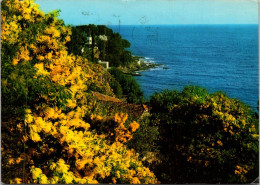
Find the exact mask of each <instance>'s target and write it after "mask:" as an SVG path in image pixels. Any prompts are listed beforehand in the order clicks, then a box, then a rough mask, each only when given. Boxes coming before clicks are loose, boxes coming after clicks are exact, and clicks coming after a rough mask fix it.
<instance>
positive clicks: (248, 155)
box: [149, 86, 259, 183]
mask: <svg viewBox="0 0 260 185" xmlns="http://www.w3.org/2000/svg"><path fill="white" fill-rule="evenodd" d="M149 104H150V106H151V114H152V119H153V120H155V121H157V122H158V127H159V132H160V136H161V138H162V139H161V140H160V143H159V146H160V152H161V154H162V156H163V157H162V159H163V161H164V162H163V163H162V165H161V166H158V168H157V172H156V173H157V176H158V178H159V179H160V180H161V182H163V183H241V182H243V183H244V182H251V181H252V180H253V179H254V178H256V177H257V176H258V153H259V150H258V117H255V116H254V115H255V114H253V111H252V110H250V108H249V107H248V106H247V105H245V104H244V103H242V102H241V101H239V100H237V99H233V98H229V97H228V96H227V95H225V94H224V93H222V92H216V93H213V94H209V93H208V92H207V90H206V89H203V88H200V87H193V86H187V87H185V88H184V89H183V91H182V92H178V91H176V90H174V91H168V90H166V91H164V92H162V93H156V94H154V95H153V96H152V97H151V100H150V103H149Z"/></svg>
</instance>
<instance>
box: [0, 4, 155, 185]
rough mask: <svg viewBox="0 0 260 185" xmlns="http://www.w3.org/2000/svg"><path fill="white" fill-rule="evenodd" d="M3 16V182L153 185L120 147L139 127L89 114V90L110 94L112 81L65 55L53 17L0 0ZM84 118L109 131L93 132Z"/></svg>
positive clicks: (60, 27)
mask: <svg viewBox="0 0 260 185" xmlns="http://www.w3.org/2000/svg"><path fill="white" fill-rule="evenodd" d="M1 15H2V16H1V19H2V22H1V24H2V25H1V26H2V32H1V38H2V42H1V45H2V53H1V54H2V55H1V57H2V76H1V77H2V78H1V82H2V107H3V108H2V124H1V125H2V126H1V129H2V148H1V150H2V180H3V182H4V183H43V184H46V183H47V184H48V183H66V184H68V183H133V184H137V183H157V182H158V181H157V179H156V178H155V176H154V174H153V173H152V172H151V171H150V170H149V169H148V168H146V167H144V166H143V164H142V162H141V161H139V160H138V157H137V156H136V154H135V152H134V150H129V149H128V148H127V147H126V146H125V145H124V143H125V142H126V141H128V140H130V139H131V138H132V133H133V132H135V131H136V130H137V128H138V127H139V124H138V123H137V122H135V121H133V122H130V121H128V115H127V114H124V113H115V114H114V115H113V116H110V117H107V118H106V117H101V116H99V115H95V114H93V109H95V112H96V113H100V115H101V112H102V110H101V107H98V106H97V105H96V100H95V99H94V97H93V96H92V94H91V91H97V92H100V93H103V94H106V95H110V96H114V93H113V91H112V89H111V87H110V86H109V76H110V75H109V74H105V73H106V72H105V70H104V69H103V67H101V66H99V65H94V64H91V63H89V62H88V61H87V60H86V59H85V58H82V57H80V56H75V55H73V54H68V52H67V50H66V47H65V44H66V42H68V41H69V40H70V34H71V30H70V28H69V27H66V26H65V25H64V23H63V21H62V20H59V19H58V18H57V16H58V14H57V12H51V13H49V14H46V15H45V14H44V13H43V12H41V11H40V10H39V8H38V7H37V5H35V4H34V3H33V2H32V1H28V0H24V1H18V0H5V1H3V2H2V12H1ZM110 77H111V76H110ZM99 108H100V110H98V109H99ZM87 118H88V119H90V120H93V123H94V122H95V121H96V120H101V119H104V122H105V123H106V122H112V123H113V125H112V126H111V129H110V130H107V131H106V132H103V133H102V134H97V132H96V131H95V130H94V129H91V124H93V123H87V122H85V120H86V119H87ZM126 123H128V127H126V126H125V124H126Z"/></svg>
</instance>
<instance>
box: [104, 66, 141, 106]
mask: <svg viewBox="0 0 260 185" xmlns="http://www.w3.org/2000/svg"><path fill="white" fill-rule="evenodd" d="M109 73H110V74H111V75H113V76H114V77H115V79H116V80H117V81H118V82H119V84H120V85H121V87H122V90H123V95H125V96H126V97H127V101H128V102H129V103H141V102H143V92H142V90H141V88H140V86H139V84H138V83H137V82H136V80H135V79H134V78H133V77H132V76H130V75H126V74H124V73H123V72H121V71H120V70H119V69H116V68H111V69H110V70H109Z"/></svg>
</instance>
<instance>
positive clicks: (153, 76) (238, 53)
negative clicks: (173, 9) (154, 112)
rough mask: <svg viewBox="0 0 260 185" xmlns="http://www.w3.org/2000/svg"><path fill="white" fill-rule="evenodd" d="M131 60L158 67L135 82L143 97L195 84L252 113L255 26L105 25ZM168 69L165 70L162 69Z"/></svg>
mask: <svg viewBox="0 0 260 185" xmlns="http://www.w3.org/2000/svg"><path fill="white" fill-rule="evenodd" d="M108 27H110V28H111V29H113V31H115V32H119V33H120V34H121V35H122V37H123V38H124V39H127V40H128V41H129V42H130V43H131V47H130V48H129V50H130V51H131V52H132V54H133V55H136V56H143V57H145V59H144V60H146V61H148V62H155V63H158V64H162V66H160V67H158V68H155V69H151V70H148V71H142V72H140V73H141V74H142V76H137V77H135V78H136V80H137V81H138V83H139V84H140V86H141V88H142V90H143V92H144V95H145V97H146V98H149V96H151V95H152V94H153V93H154V92H160V91H163V90H164V89H170V90H172V89H177V90H182V89H183V88H184V87H185V86H186V85H197V86H202V87H205V88H207V89H208V91H209V92H216V91H224V92H226V94H227V95H229V96H230V97H233V98H238V99H240V100H242V101H243V102H245V103H246V104H248V105H249V106H250V107H252V108H253V109H256V107H257V101H258V87H259V85H258V83H259V81H258V71H259V70H258V25H163V26H161V25H160V26H159V25H153V26H146V25H141V26H122V25H121V26H120V27H119V26H108ZM167 68H168V69H167Z"/></svg>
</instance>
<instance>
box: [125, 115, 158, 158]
mask: <svg viewBox="0 0 260 185" xmlns="http://www.w3.org/2000/svg"><path fill="white" fill-rule="evenodd" d="M138 123H139V125H140V127H139V129H138V130H137V131H136V132H135V133H134V134H133V139H132V140H130V141H129V143H128V146H129V148H134V149H135V151H136V152H138V153H139V154H140V157H145V156H147V154H148V153H149V152H157V149H158V146H157V141H158V138H159V132H158V127H157V126H156V125H155V123H154V121H153V120H152V119H150V117H149V116H144V117H143V118H142V119H141V120H139V121H138Z"/></svg>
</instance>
